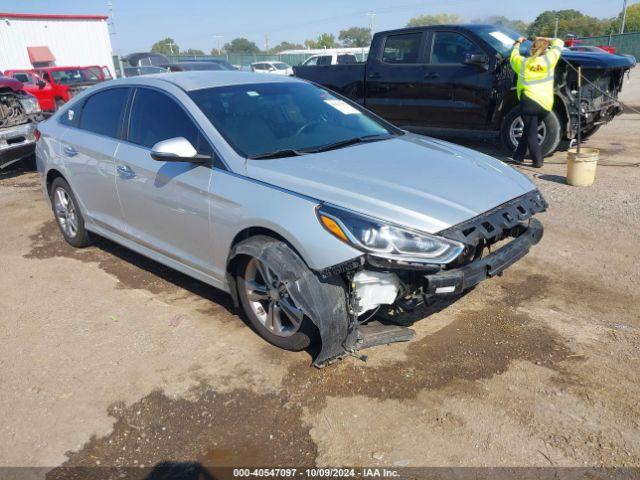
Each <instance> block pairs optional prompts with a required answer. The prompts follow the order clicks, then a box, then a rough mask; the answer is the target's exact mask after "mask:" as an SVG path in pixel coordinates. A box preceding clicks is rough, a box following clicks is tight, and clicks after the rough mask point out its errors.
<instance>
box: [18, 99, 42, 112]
mask: <svg viewBox="0 0 640 480" xmlns="http://www.w3.org/2000/svg"><path fill="white" fill-rule="evenodd" d="M20 105H22V108H23V110H24V113H25V114H27V115H31V114H33V113H40V104H39V103H38V99H37V98H36V97H34V96H33V95H23V96H22V97H20Z"/></svg>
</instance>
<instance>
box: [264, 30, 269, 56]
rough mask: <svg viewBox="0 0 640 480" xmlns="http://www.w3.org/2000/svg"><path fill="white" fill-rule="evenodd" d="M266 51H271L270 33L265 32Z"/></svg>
mask: <svg viewBox="0 0 640 480" xmlns="http://www.w3.org/2000/svg"><path fill="white" fill-rule="evenodd" d="M264 51H265V52H268V51H269V34H268V33H265V34H264Z"/></svg>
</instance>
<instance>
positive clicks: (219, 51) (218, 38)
mask: <svg viewBox="0 0 640 480" xmlns="http://www.w3.org/2000/svg"><path fill="white" fill-rule="evenodd" d="M222 37H224V35H214V36H213V38H215V39H216V41H217V45H218V55H222V46H221V45H222Z"/></svg>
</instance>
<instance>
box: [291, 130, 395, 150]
mask: <svg viewBox="0 0 640 480" xmlns="http://www.w3.org/2000/svg"><path fill="white" fill-rule="evenodd" d="M394 136H395V135H388V134H387V135H377V134H376V135H365V136H363V137H354V138H348V139H346V140H341V141H339V142H335V143H329V144H328V145H322V146H321V147H316V148H310V149H305V150H303V152H305V153H318V152H326V151H328V150H335V149H337V148H343V147H348V146H349V145H356V144H358V143H367V142H377V141H379V140H387V139H388V138H392V137H394Z"/></svg>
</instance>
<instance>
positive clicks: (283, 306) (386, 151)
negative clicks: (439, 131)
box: [36, 72, 546, 366]
mask: <svg viewBox="0 0 640 480" xmlns="http://www.w3.org/2000/svg"><path fill="white" fill-rule="evenodd" d="M39 130H40V132H41V135H42V136H41V138H40V140H39V141H38V143H37V153H36V157H37V166H38V171H39V173H40V175H41V179H42V187H43V191H44V193H45V195H46V197H47V198H48V199H49V200H50V202H51V205H52V207H53V214H54V216H55V219H56V221H57V224H58V226H59V228H60V231H61V233H62V235H63V236H64V238H65V239H66V241H67V242H68V243H69V244H71V245H73V246H75V247H83V246H86V245H88V244H89V243H90V242H91V239H92V235H93V234H94V233H95V234H98V235H100V236H101V237H106V238H109V239H111V240H113V241H115V242H117V243H120V244H122V245H124V246H125V247H127V248H130V249H132V250H135V251H136V252H139V253H140V254H142V255H146V256H148V257H150V258H152V259H154V260H156V261H158V262H160V263H163V264H165V265H167V266H169V267H171V268H174V269H176V270H178V271H181V272H183V273H185V274H187V275H190V276H192V277H194V278H197V279H199V280H201V281H203V282H206V283H208V284H210V285H212V286H213V287H216V288H219V289H222V290H224V291H226V292H229V293H230V294H231V296H232V297H233V299H234V302H235V304H236V306H241V307H242V309H243V311H244V313H245V314H246V317H247V318H248V320H249V321H250V322H251V324H252V325H253V327H254V328H255V330H256V331H257V332H258V333H259V334H260V335H262V336H263V337H264V338H265V339H266V340H268V341H269V342H271V343H273V344H274V345H277V346H279V347H282V348H285V349H289V350H301V349H304V348H307V347H308V346H309V345H310V344H311V343H312V342H319V343H320V347H321V348H319V349H315V348H314V349H313V350H314V351H317V352H318V353H317V356H316V357H315V359H314V363H315V365H317V366H323V365H326V364H327V363H328V362H331V361H332V360H335V359H337V358H340V357H343V356H346V355H349V354H351V353H352V352H354V351H355V350H358V349H360V348H365V347H366V346H372V345H376V344H381V343H391V342H394V341H402V340H409V339H410V338H411V336H412V335H413V331H412V330H410V329H407V328H404V327H401V326H397V325H382V324H377V325H365V323H366V322H367V321H368V319H369V318H370V317H371V316H372V315H373V314H374V313H375V312H376V311H377V310H378V308H380V307H385V306H386V307H387V308H396V309H400V310H401V311H407V310H411V309H412V308H415V307H417V306H418V305H421V304H423V303H425V302H431V301H435V300H437V299H438V298H442V297H447V296H450V295H454V294H460V293H461V292H463V291H465V290H467V289H469V288H472V287H473V286H474V285H476V284H478V283H479V282H481V281H483V280H485V279H487V278H489V277H494V276H497V275H500V274H501V273H502V272H503V271H504V270H505V269H506V268H507V267H509V266H510V265H512V264H513V263H515V262H517V261H518V260H519V259H520V258H522V257H523V256H524V255H526V254H527V253H528V251H529V250H530V248H531V247H532V245H534V244H536V243H538V241H539V240H540V238H541V236H542V230H543V229H542V224H541V223H540V222H539V221H538V220H537V219H535V218H533V217H534V215H535V214H536V213H538V212H541V211H543V210H545V208H546V202H545V200H544V199H543V198H542V196H541V195H540V193H539V192H538V191H537V190H536V187H535V186H534V184H533V183H532V182H531V181H530V180H529V179H528V177H526V176H525V175H524V174H522V173H520V172H518V171H517V170H515V169H514V168H512V167H510V166H508V165H505V164H503V163H502V162H500V161H498V160H496V159H494V158H491V157H488V156H486V155H483V154H481V153H478V152H475V151H473V150H470V149H467V148H464V147H460V146H457V145H454V144H450V143H447V142H443V141H440V140H434V139H430V138H427V137H422V136H419V135H415V134H412V133H408V132H405V131H403V130H400V129H398V128H396V127H394V126H393V125H391V124H390V123H388V122H386V121H384V120H382V119H381V118H379V117H378V116H376V115H374V114H372V113H370V112H369V111H367V110H366V109H365V108H363V107H362V106H360V105H358V104H357V103H355V102H352V101H350V100H346V99H343V98H341V97H340V96H338V95H336V94H334V93H332V92H331V91H330V90H328V89H325V88H321V87H318V86H316V85H313V84H311V83H309V82H305V81H302V80H299V79H295V78H291V77H284V76H280V75H263V74H257V73H245V72H189V73H179V74H172V73H168V74H165V75H163V76H162V78H157V77H154V76H147V77H144V76H141V77H136V78H131V79H120V80H115V81H113V82H109V84H108V85H106V84H105V85H99V86H96V87H94V88H93V89H91V90H90V91H86V92H84V93H83V94H81V95H79V96H78V97H76V98H74V99H73V100H72V101H71V102H70V103H69V104H68V105H65V107H64V108H62V109H61V110H60V111H59V112H58V113H56V114H55V115H54V116H53V117H51V118H50V119H48V120H45V121H44V122H42V123H41V124H40V126H39ZM371 327H373V328H371Z"/></svg>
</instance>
